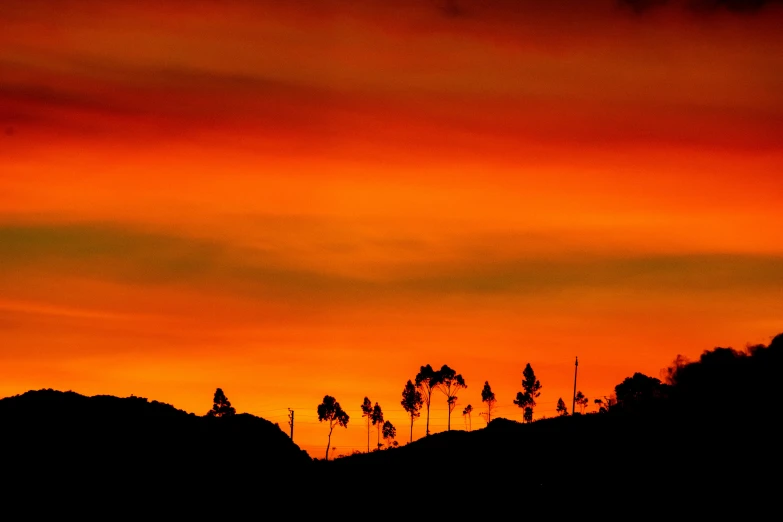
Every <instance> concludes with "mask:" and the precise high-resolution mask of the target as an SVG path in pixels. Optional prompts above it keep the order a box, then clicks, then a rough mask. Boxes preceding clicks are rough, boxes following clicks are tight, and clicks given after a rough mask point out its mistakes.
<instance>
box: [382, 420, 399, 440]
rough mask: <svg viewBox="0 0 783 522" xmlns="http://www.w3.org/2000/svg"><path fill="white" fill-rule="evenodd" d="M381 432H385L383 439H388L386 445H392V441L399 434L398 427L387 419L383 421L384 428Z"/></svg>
mask: <svg viewBox="0 0 783 522" xmlns="http://www.w3.org/2000/svg"><path fill="white" fill-rule="evenodd" d="M381 432H382V433H383V440H385V441H386V445H387V446H391V445H392V443H391V442H390V441H394V438H395V437H396V436H397V428H395V427H394V424H392V423H391V422H389V421H386V422H384V423H383V429H382V430H381ZM394 442H396V441H394Z"/></svg>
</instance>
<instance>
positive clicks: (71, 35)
mask: <svg viewBox="0 0 783 522" xmlns="http://www.w3.org/2000/svg"><path fill="white" fill-rule="evenodd" d="M356 4H357V2H348V1H337V0H333V1H317V0H312V1H308V2H273V1H271V0H269V1H254V2H250V1H238V0H237V1H221V2H217V1H203V0H202V1H199V0H196V1H193V0H191V1H188V2H185V1H182V2H179V1H168V2H144V1H137V2H111V3H108V2H98V1H97V0H84V1H80V2H76V1H57V2H55V1H47V0H36V1H30V0H25V1H22V0H6V1H5V2H4V3H3V8H2V9H1V10H0V23H1V24H2V26H3V31H2V32H0V394H2V396H8V395H13V394H17V393H23V392H24V391H27V390H29V389H38V388H55V389H63V390H66V389H71V390H74V391H77V392H79V393H83V394H87V395H93V394H112V395H118V396H128V395H130V394H131V393H133V394H135V395H139V396H144V397H148V398H150V399H156V400H159V401H162V402H168V403H171V404H173V405H174V406H176V407H178V408H182V409H184V410H187V411H192V412H196V413H199V414H201V413H204V412H205V411H206V410H207V409H209V407H210V406H211V401H212V394H213V392H214V390H215V388H216V387H222V388H223V390H224V391H225V392H226V395H227V396H228V398H229V399H230V400H231V401H232V403H233V404H234V406H235V407H236V408H237V410H238V411H240V412H252V413H255V414H258V415H260V416H263V417H265V418H269V419H270V420H272V421H274V422H279V423H280V424H281V426H282V427H284V428H286V429H287V426H285V424H286V421H287V419H286V416H287V413H288V412H287V408H289V407H291V408H294V409H295V410H296V420H297V427H296V433H295V442H297V443H299V444H300V445H301V446H302V447H304V448H305V449H307V450H308V451H309V452H310V453H311V455H313V456H318V457H320V456H321V453H322V451H323V449H324V447H325V443H326V433H327V428H326V426H323V425H319V424H318V421H317V416H316V406H317V404H318V403H319V402H320V400H321V399H322V398H323V396H324V395H325V394H329V395H333V396H335V397H336V398H337V400H338V401H339V402H340V403H341V404H342V406H343V407H344V408H345V409H346V410H347V411H348V413H349V414H350V415H351V421H350V423H349V428H348V429H347V430H339V431H338V432H336V433H335V436H334V438H333V445H335V446H337V450H336V451H337V453H349V452H350V451H352V450H353V449H361V448H362V447H365V448H366V431H365V429H364V423H363V422H362V421H363V419H362V418H361V411H360V408H359V406H360V404H361V402H362V399H363V398H364V397H365V396H368V397H369V398H370V399H371V400H372V402H373V403H374V402H376V401H377V402H379V403H380V405H381V406H382V407H383V408H384V411H385V412H386V418H387V419H389V420H391V421H392V422H393V423H394V424H395V425H396V426H397V428H398V430H399V436H398V439H399V440H400V441H401V442H404V441H407V433H408V430H407V426H408V421H407V420H406V417H405V413H404V412H403V411H402V409H401V407H400V405H399V401H400V393H401V391H402V388H403V386H404V384H405V382H406V380H407V379H413V378H414V376H415V374H416V372H417V371H418V369H419V367H420V366H421V365H424V364H432V365H433V366H437V367H439V366H440V365H442V364H448V365H450V366H451V367H453V368H455V369H456V370H457V371H458V372H460V373H462V375H463V376H464V377H465V379H466V381H467V383H468V388H467V389H466V390H464V391H462V392H461V393H460V395H459V405H458V408H457V411H455V413H454V418H453V419H452V424H453V426H455V427H458V428H463V427H464V424H463V419H462V418H461V415H459V413H460V412H461V411H462V408H464V406H465V405H467V404H468V403H470V404H472V405H473V407H474V409H475V412H477V411H479V410H480V409H481V402H480V391H481V387H482V385H483V383H484V381H485V380H488V381H489V382H490V384H491V385H492V388H493V389H494V391H495V392H496V395H497V397H498V401H499V402H498V403H499V406H500V409H499V411H498V414H499V415H501V416H507V417H509V418H514V419H521V411H520V410H519V409H518V408H516V406H514V405H513V404H512V400H513V398H514V395H515V394H516V392H517V391H519V390H520V389H521V383H520V381H521V372H522V369H523V368H524V366H525V364H526V363H528V362H530V363H531V365H532V366H533V368H534V370H535V371H536V373H537V375H538V377H539V378H540V380H541V382H542V384H543V390H542V395H541V397H540V400H539V406H538V407H537V408H536V417H537V418H540V417H542V416H545V415H546V416H551V415H554V414H555V404H556V402H557V399H558V398H559V397H563V398H564V400H566V402H567V404H568V406H569V408H570V400H569V399H570V397H571V392H572V390H571V386H572V385H573V362H574V356H576V355H578V356H579V359H580V366H579V385H578V387H579V388H580V389H581V390H582V391H583V392H584V393H585V394H586V395H587V396H588V397H589V398H590V399H591V401H592V399H593V398H595V397H600V396H603V395H608V394H609V393H610V392H611V391H612V388H613V387H614V385H615V384H617V383H619V382H620V381H621V380H622V379H623V378H625V377H626V376H629V375H631V374H632V373H633V372H635V371H641V372H644V373H647V374H649V375H653V376H656V377H657V376H659V371H660V369H661V368H663V367H665V366H666V365H667V364H669V363H670V362H671V360H672V359H674V357H675V356H676V355H677V354H684V355H686V356H689V357H691V358H695V357H698V355H699V354H700V353H701V352H702V351H703V350H706V349H711V348H713V347H715V346H733V347H735V348H742V347H744V346H745V345H746V343H754V344H755V343H766V342H768V341H769V340H770V339H771V337H772V336H774V335H775V334H777V333H780V332H783V242H782V241H781V232H780V231H781V230H783V213H782V212H781V211H780V197H781V195H783V176H781V172H782V171H783V170H782V169H783V146H782V145H783V94H781V93H783V72H782V71H783V37H781V33H780V30H779V29H780V27H781V24H783V12H782V11H781V9H780V7H779V6H778V4H776V3H774V2H770V5H768V6H766V7H765V8H764V9H761V10H760V11H758V12H731V11H728V10H726V9H722V8H717V9H712V10H705V9H699V10H695V9H689V8H687V7H684V6H683V5H681V3H678V2H671V3H670V5H667V6H663V7H657V8H652V9H649V10H647V11H644V12H635V11H634V10H632V9H629V8H626V7H624V6H622V5H620V4H619V3H618V2H615V1H603V2H598V1H596V2H584V3H574V2H565V1H554V2H531V1H525V0H522V1H503V0H493V1H483V2H478V1H472V0H471V1H467V0H465V1H457V2H452V3H451V4H449V5H451V6H452V7H453V8H444V7H443V6H444V5H447V3H446V2H438V1H435V0H433V1H432V2H420V1H416V2H414V1H412V0H409V1H401V2H381V1H374V0H373V1H367V2H361V3H360V4H361V5H356ZM582 4H585V5H582ZM587 4H589V5H587ZM436 397H437V396H436ZM446 411H447V410H446V404H445V397H443V398H438V399H437V402H435V403H434V404H433V410H432V418H433V420H432V421H431V424H433V425H435V430H436V431H438V430H441V429H445V423H446ZM475 412H474V416H473V417H474V418H473V427H474V428H475V427H480V426H483V424H484V423H483V421H481V420H480V419H479V418H478V416H477V415H475ZM423 433H424V418H422V419H420V420H418V421H417V422H416V424H415V428H414V438H418V437H420V436H422V435H423Z"/></svg>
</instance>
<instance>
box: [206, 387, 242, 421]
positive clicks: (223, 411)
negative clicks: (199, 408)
mask: <svg viewBox="0 0 783 522" xmlns="http://www.w3.org/2000/svg"><path fill="white" fill-rule="evenodd" d="M212 402H213V404H212V409H211V410H209V411H208V412H207V417H230V416H231V415H235V414H236V410H235V409H234V408H233V407H232V406H231V403H230V402H228V398H227V397H226V395H225V394H224V393H223V390H221V389H220V388H218V389H217V390H215V397H214V398H213V399H212Z"/></svg>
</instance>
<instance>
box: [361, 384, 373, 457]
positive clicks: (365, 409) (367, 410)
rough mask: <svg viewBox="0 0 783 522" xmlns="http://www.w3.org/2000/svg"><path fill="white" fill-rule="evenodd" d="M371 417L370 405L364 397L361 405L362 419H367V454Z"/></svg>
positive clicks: (368, 400)
mask: <svg viewBox="0 0 783 522" xmlns="http://www.w3.org/2000/svg"><path fill="white" fill-rule="evenodd" d="M371 416H372V403H371V402H370V399H369V398H367V397H365V398H364V402H363V403H362V417H367V453H369V452H370V417H371Z"/></svg>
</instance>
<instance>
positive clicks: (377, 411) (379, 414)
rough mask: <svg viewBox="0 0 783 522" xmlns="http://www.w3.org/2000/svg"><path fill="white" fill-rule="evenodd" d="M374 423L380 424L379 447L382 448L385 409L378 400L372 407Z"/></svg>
mask: <svg viewBox="0 0 783 522" xmlns="http://www.w3.org/2000/svg"><path fill="white" fill-rule="evenodd" d="M372 425H373V426H376V425H377V426H378V443H377V444H378V449H380V448H381V428H382V427H383V410H382V409H381V406H380V405H379V404H378V403H377V402H376V403H375V406H373V408H372Z"/></svg>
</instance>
